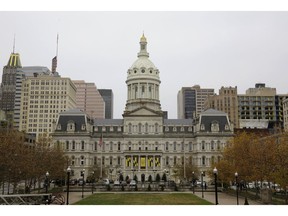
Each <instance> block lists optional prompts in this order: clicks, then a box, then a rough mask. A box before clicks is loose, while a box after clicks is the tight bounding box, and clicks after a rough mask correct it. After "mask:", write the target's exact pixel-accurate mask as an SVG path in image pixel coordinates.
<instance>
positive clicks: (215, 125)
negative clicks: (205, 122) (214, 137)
mask: <svg viewBox="0 0 288 216" xmlns="http://www.w3.org/2000/svg"><path fill="white" fill-rule="evenodd" d="M211 132H219V123H218V122H216V121H214V122H212V124H211Z"/></svg>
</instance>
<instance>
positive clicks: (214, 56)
mask: <svg viewBox="0 0 288 216" xmlns="http://www.w3.org/2000/svg"><path fill="white" fill-rule="evenodd" d="M0 26H1V34H0V38H1V40H0V68H1V71H2V69H3V66H4V65H6V64H7V62H8V59H9V56H10V53H11V52H12V50H13V38H14V34H15V35H16V46H15V52H18V53H20V57H21V63H22V66H46V67H48V68H49V69H51V60H52V58H53V57H54V56H55V54H56V39H57V33H58V34H59V50H58V68H57V71H58V72H59V73H60V75H61V76H62V77H70V78H71V79H72V80H85V81H86V82H94V83H95V84H96V86H97V88H99V89H112V90H113V93H114V118H122V114H123V111H124V108H125V103H126V99H127V93H126V91H127V88H126V83H125V80H126V78H127V70H128V68H129V67H130V66H131V65H132V64H133V62H134V61H135V60H136V59H137V53H138V52H139V49H140V47H139V40H140V37H141V35H142V33H143V31H144V34H145V36H146V38H147V41H148V47H147V48H148V52H149V53H150V60H151V61H152V62H153V63H154V64H155V66H156V67H157V68H158V69H159V71H160V79H161V86H160V102H161V105H162V110H165V111H168V117H169V118H177V93H178V91H179V90H180V89H181V87H187V86H193V85H196V84H197V85H200V86H201V87H202V88H214V89H215V92H216V93H217V94H218V90H219V89H220V88H221V87H222V86H225V87H228V86H233V87H235V86H237V88H238V94H244V93H245V91H246V90H247V89H248V88H250V87H254V86H255V83H258V82H261V83H266V86H267V87H274V88H277V93H278V94H284V93H288V85H287V70H288V28H287V27H288V12H278V11H275V12H248V11H246V12H217V11H214V12H211V11H207V12H198V11H191V12H182V11H178V12H165V11H162V12H129V11H128V12H117V11H113V12H101V11H98V12H97V11H95V12H84V11H83V12H5V11H0ZM1 74H2V73H1ZM0 79H1V78H0Z"/></svg>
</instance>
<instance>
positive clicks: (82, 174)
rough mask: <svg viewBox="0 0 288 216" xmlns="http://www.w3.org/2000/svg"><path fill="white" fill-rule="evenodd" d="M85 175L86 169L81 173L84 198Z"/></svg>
mask: <svg viewBox="0 0 288 216" xmlns="http://www.w3.org/2000/svg"><path fill="white" fill-rule="evenodd" d="M84 173H85V169H83V170H82V171H81V176H82V179H83V181H82V198H83V197H84Z"/></svg>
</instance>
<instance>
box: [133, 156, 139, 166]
mask: <svg viewBox="0 0 288 216" xmlns="http://www.w3.org/2000/svg"><path fill="white" fill-rule="evenodd" d="M133 166H134V167H137V166H138V156H134V157H133Z"/></svg>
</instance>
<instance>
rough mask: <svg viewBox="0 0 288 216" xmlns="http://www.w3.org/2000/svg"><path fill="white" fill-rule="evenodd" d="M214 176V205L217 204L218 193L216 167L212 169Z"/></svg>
mask: <svg viewBox="0 0 288 216" xmlns="http://www.w3.org/2000/svg"><path fill="white" fill-rule="evenodd" d="M213 173H214V177H215V205H218V194H217V174H218V170H217V169H216V167H215V168H214V169H213Z"/></svg>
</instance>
